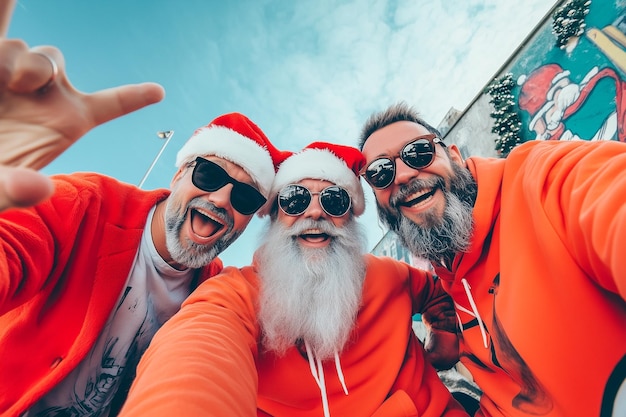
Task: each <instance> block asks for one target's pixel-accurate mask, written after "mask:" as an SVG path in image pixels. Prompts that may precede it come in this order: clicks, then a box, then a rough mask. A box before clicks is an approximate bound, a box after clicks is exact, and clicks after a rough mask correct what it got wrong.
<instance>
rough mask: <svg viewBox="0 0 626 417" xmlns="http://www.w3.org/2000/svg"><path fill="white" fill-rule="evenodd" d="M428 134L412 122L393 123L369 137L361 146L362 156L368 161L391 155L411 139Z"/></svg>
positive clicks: (423, 128)
mask: <svg viewBox="0 0 626 417" xmlns="http://www.w3.org/2000/svg"><path fill="white" fill-rule="evenodd" d="M429 133H430V132H429V131H428V129H426V128H425V127H424V126H422V125H420V124H417V123H414V122H409V121H406V120H403V121H400V122H395V123H392V124H390V125H387V126H385V127H383V128H382V129H379V130H377V131H376V132H374V133H372V134H371V135H370V136H369V138H368V139H367V140H366V141H365V144H364V145H363V155H365V159H367V160H368V161H369V160H371V159H372V158H375V157H377V156H379V155H389V154H393V153H395V152H398V150H399V149H400V148H401V147H402V146H404V145H405V144H406V143H407V142H408V141H410V140H411V139H413V138H416V137H418V136H421V135H427V134H429Z"/></svg>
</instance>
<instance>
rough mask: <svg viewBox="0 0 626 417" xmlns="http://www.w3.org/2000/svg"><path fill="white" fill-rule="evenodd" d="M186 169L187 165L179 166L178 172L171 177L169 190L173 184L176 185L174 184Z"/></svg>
mask: <svg viewBox="0 0 626 417" xmlns="http://www.w3.org/2000/svg"><path fill="white" fill-rule="evenodd" d="M186 169H187V164H183V165H181V166H180V168H178V171H176V174H174V177H172V181H170V188H173V187H174V184H176V182H177V181H178V180H179V179H180V178H181V177H182V176H183V174H184V173H185V170H186Z"/></svg>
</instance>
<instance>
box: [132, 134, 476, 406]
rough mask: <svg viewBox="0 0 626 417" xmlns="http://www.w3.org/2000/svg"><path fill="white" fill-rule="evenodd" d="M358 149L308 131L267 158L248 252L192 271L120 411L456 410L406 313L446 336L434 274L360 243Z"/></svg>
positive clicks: (451, 327)
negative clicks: (263, 227)
mask: <svg viewBox="0 0 626 417" xmlns="http://www.w3.org/2000/svg"><path fill="white" fill-rule="evenodd" d="M363 162H364V161H363V156H362V155H361V153H360V152H359V151H358V150H357V149H356V148H352V147H348V146H341V145H333V144H328V143H323V142H316V143H313V144H311V145H309V146H307V147H306V148H305V149H304V150H302V151H301V152H299V153H296V154H294V155H292V156H291V157H289V158H287V159H286V160H285V162H283V163H282V164H281V166H280V167H279V170H278V172H277V174H276V177H275V179H274V183H273V185H272V189H271V192H270V198H271V199H273V204H272V205H268V206H266V207H264V209H263V210H264V211H263V214H269V215H270V219H271V222H270V224H269V227H268V230H267V233H266V235H265V237H264V238H263V241H262V245H261V246H260V248H259V249H258V251H257V252H256V253H255V257H254V263H253V265H252V266H249V267H245V268H241V269H237V268H226V269H225V270H224V271H223V273H222V274H220V275H218V276H217V277H214V278H212V279H211V280H209V281H207V282H205V283H203V284H202V285H201V286H200V287H199V288H198V290H197V291H196V292H194V294H192V296H191V297H190V299H189V300H188V301H187V302H186V303H185V304H184V306H183V307H182V310H181V311H180V313H179V314H177V315H176V316H175V317H173V318H172V320H171V321H170V322H168V323H167V324H166V325H165V326H164V327H163V328H162V329H161V331H160V332H159V334H157V336H156V338H155V339H154V341H153V343H152V345H151V346H150V348H149V349H148V351H147V353H146V355H145V356H144V359H143V360H142V362H141V364H140V365H139V368H138V376H137V379H136V382H135V384H134V385H133V387H132V388H131V392H130V394H129V397H128V401H127V403H126V405H125V407H124V409H123V410H122V413H121V415H122V416H145V415H150V416H170V415H174V414H175V415H181V416H191V415H198V414H202V415H215V416H226V415H228V416H231V415H232V416H235V415H236V416H256V415H258V416H296V415H297V416H320V417H321V416H331V415H332V416H348V415H350V416H373V415H375V416H409V415H419V416H433V417H434V416H467V414H466V413H465V411H464V410H463V408H462V407H461V406H460V405H459V404H458V403H457V402H456V401H455V400H454V399H453V398H452V396H451V395H450V392H449V391H448V389H447V388H446V387H445V386H444V385H443V383H442V382H441V381H440V380H439V378H438V376H437V373H436V371H435V368H434V367H433V366H431V364H430V363H429V362H428V359H427V354H426V352H425V350H424V348H423V346H422V345H421V344H420V342H419V341H418V339H417V337H416V336H415V334H414V332H413V330H412V315H413V314H414V313H418V312H420V313H422V314H423V317H424V319H425V321H430V322H431V324H432V325H433V327H434V326H438V327H436V328H433V329H431V330H432V333H433V334H434V335H435V336H434V340H435V341H436V342H438V339H439V338H443V339H448V338H450V339H452V340H453V341H456V333H455V331H456V326H455V318H454V314H453V313H452V311H451V305H450V300H449V298H448V297H447V295H446V294H444V293H443V292H442V290H441V289H440V287H439V282H438V280H437V279H435V278H434V277H433V276H432V275H431V274H429V273H428V272H426V271H422V270H418V269H415V268H412V267H410V266H409V265H407V264H405V263H402V262H399V261H396V260H393V259H391V258H377V257H374V256H372V255H363V253H364V250H363V242H364V241H365V235H364V233H363V230H362V229H361V227H360V226H359V224H358V223H357V222H356V217H358V216H360V215H361V214H362V213H363V210H364V208H365V203H364V195H363V189H362V187H361V184H360V181H359V176H358V174H359V171H360V169H361V168H362V166H363ZM431 353H432V356H433V357H434V358H436V357H437V355H441V356H443V357H439V358H436V359H438V360H439V361H440V362H442V363H443V362H445V365H446V366H448V367H449V366H451V365H452V364H454V363H455V362H456V360H457V356H456V354H457V352H456V350H455V349H453V351H451V352H437V351H433V352H431ZM172 358H175V360H171V359H172Z"/></svg>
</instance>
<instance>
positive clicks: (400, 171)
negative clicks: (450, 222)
mask: <svg viewBox="0 0 626 417" xmlns="http://www.w3.org/2000/svg"><path fill="white" fill-rule="evenodd" d="M429 133H430V132H429V131H428V130H427V129H426V128H425V127H424V126H421V125H419V124H417V123H413V122H409V121H401V122H396V123H392V124H390V125H387V126H385V127H383V128H382V129H380V130H377V131H376V132H374V133H373V134H372V135H370V137H369V138H368V139H367V141H366V142H365V145H364V146H363V155H364V156H365V159H366V160H367V164H369V163H370V162H371V161H373V160H374V159H376V158H377V157H379V156H383V155H396V154H398V152H399V151H400V149H402V147H403V146H404V145H405V144H406V143H408V142H410V141H411V139H413V138H415V137H417V136H422V135H427V134H429ZM453 161H454V162H456V163H458V164H462V162H463V161H462V158H461V154H460V153H459V151H458V149H457V148H456V147H455V146H451V147H450V148H449V155H448V154H447V153H446V152H445V151H444V148H443V147H442V146H441V145H435V159H434V161H433V162H432V164H430V166H428V167H426V168H424V169H421V170H417V169H414V168H411V167H410V166H408V165H406V164H405V163H404V162H403V161H402V160H401V159H400V158H396V160H395V166H396V174H395V178H394V181H393V183H392V184H391V185H390V186H389V187H387V188H383V189H377V188H373V190H374V194H375V196H376V200H377V201H378V203H379V204H380V205H381V206H383V207H385V208H391V207H392V206H393V208H394V209H398V210H399V211H400V212H401V213H402V215H404V216H406V217H407V218H409V219H411V220H412V221H413V222H414V223H416V224H423V225H428V224H429V223H432V222H436V221H437V219H438V218H441V217H442V216H443V212H444V209H445V203H446V201H445V198H444V194H443V193H444V187H449V178H450V176H451V175H452V172H453V170H452V162H453ZM416 178H419V179H420V180H422V181H421V183H420V186H413V187H411V188H410V189H403V190H402V192H401V193H399V191H400V188H401V187H402V186H403V185H406V184H409V183H410V182H411V180H413V179H416Z"/></svg>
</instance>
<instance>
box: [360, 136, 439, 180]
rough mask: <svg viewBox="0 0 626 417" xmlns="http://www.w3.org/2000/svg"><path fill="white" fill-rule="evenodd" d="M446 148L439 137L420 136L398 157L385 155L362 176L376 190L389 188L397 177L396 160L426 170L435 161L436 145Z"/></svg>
mask: <svg viewBox="0 0 626 417" xmlns="http://www.w3.org/2000/svg"><path fill="white" fill-rule="evenodd" d="M436 143H440V144H441V146H444V147H445V146H446V145H445V144H444V143H443V142H442V141H441V139H439V138H438V137H437V135H434V134H430V135H424V136H418V137H416V138H414V139H411V141H410V142H409V143H407V144H406V145H404V146H403V147H402V149H400V152H398V153H397V154H396V155H384V156H381V157H379V158H376V159H374V160H373V161H372V162H370V163H369V164H368V165H367V166H366V167H365V169H364V170H363V171H362V172H361V175H362V176H363V178H365V180H366V181H367V182H368V183H369V184H370V185H371V186H372V187H374V188H381V189H382V188H387V187H389V186H390V185H391V183H392V182H393V180H394V178H395V177H396V158H400V159H401V160H402V162H404V163H405V164H406V165H408V166H410V167H411V168H414V169H424V168H426V167H427V166H429V165H430V164H432V163H433V161H434V160H435V144H436Z"/></svg>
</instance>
